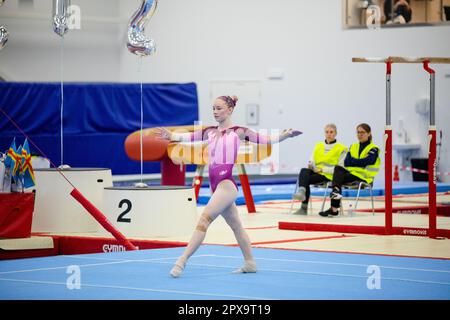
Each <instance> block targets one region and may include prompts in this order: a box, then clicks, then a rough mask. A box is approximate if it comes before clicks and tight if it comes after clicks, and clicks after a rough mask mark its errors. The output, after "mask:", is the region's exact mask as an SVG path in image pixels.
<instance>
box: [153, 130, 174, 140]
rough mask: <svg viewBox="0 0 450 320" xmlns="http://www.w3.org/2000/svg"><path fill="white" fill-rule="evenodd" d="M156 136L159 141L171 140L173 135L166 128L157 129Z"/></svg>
mask: <svg viewBox="0 0 450 320" xmlns="http://www.w3.org/2000/svg"><path fill="white" fill-rule="evenodd" d="M154 135H155V137H156V138H157V139H163V140H170V138H171V137H172V133H171V132H170V131H169V130H167V129H166V128H161V127H158V128H155V131H154Z"/></svg>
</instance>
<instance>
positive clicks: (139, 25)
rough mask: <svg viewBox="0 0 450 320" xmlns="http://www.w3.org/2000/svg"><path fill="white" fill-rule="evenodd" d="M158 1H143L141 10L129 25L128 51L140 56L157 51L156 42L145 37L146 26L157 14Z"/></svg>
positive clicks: (134, 15)
mask: <svg viewBox="0 0 450 320" xmlns="http://www.w3.org/2000/svg"><path fill="white" fill-rule="evenodd" d="M157 5H158V0H142V4H141V6H140V8H139V9H138V10H137V11H136V12H135V13H134V14H133V16H132V17H131V19H130V22H129V23H128V41H127V48H128V51H130V52H131V53H134V54H136V55H138V56H148V55H151V54H153V53H155V51H156V46H155V41H154V40H153V39H150V38H148V37H146V36H145V34H144V29H145V25H146V24H147V23H148V21H149V20H150V19H151V17H152V16H153V14H154V13H155V10H156V7H157Z"/></svg>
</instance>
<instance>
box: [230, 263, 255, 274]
mask: <svg viewBox="0 0 450 320" xmlns="http://www.w3.org/2000/svg"><path fill="white" fill-rule="evenodd" d="M256 271H257V268H256V262H255V261H254V260H245V264H244V265H243V266H242V267H240V268H239V269H237V270H234V271H233V273H255V272H256Z"/></svg>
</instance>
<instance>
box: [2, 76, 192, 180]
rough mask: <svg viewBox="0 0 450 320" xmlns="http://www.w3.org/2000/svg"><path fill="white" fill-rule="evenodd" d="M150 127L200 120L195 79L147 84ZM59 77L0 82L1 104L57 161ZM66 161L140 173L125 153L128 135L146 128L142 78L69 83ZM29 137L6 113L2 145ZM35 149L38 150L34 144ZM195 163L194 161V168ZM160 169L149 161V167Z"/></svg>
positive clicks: (115, 171)
mask: <svg viewBox="0 0 450 320" xmlns="http://www.w3.org/2000/svg"><path fill="white" fill-rule="evenodd" d="M143 104H144V128H147V127H155V126H176V125H193V124H194V121H197V120H198V99H197V87H196V85H195V83H187V84H143ZM60 105H61V91H60V84H59V83H23V82H0V108H2V109H3V110H5V111H6V112H7V113H8V114H9V115H10V116H11V117H12V118H13V119H14V121H15V122H16V123H17V124H18V125H19V126H20V127H21V128H22V129H23V130H24V131H25V132H26V134H27V135H29V136H30V138H31V139H32V140H33V141H34V142H35V143H36V144H37V145H38V146H39V148H40V149H41V150H42V151H43V152H44V153H46V155H47V156H48V157H49V158H50V159H51V160H52V161H53V162H54V163H55V164H56V165H60V164H61V163H60V161H61V159H60V158H61V156H60ZM63 121H64V164H68V165H70V166H71V167H94V168H99V167H102V168H111V169H112V173H113V174H137V173H140V164H139V162H138V161H133V160H131V159H129V158H128V157H127V155H126V153H125V148H124V141H125V139H126V137H127V136H128V135H129V134H130V133H132V132H134V131H136V130H139V128H140V84H135V83H65V84H64V120H63ZM14 137H16V145H17V147H18V146H19V145H21V144H23V142H24V140H25V137H24V136H23V135H22V134H21V133H20V132H19V131H18V130H17V129H16V128H15V127H14V126H13V125H12V124H11V123H10V121H9V120H8V119H7V118H6V117H5V116H4V115H3V114H2V113H0V151H2V152H5V151H6V150H7V149H8V148H9V146H10V144H11V141H12V139H13V138H14ZM30 148H31V152H32V153H35V154H38V152H37V150H36V148H35V147H34V146H33V145H31V144H30ZM193 168H194V167H193V166H189V168H188V170H192V169H193ZM155 172H160V165H159V163H153V162H147V163H145V162H144V173H155Z"/></svg>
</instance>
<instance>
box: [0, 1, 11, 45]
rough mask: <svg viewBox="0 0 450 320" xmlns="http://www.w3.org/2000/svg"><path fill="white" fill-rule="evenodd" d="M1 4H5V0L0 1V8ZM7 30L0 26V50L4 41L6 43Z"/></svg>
mask: <svg viewBox="0 0 450 320" xmlns="http://www.w3.org/2000/svg"><path fill="white" fill-rule="evenodd" d="M3 2H5V0H0V7H1V6H2V4H3ZM8 36H9V33H8V30H6V27H4V26H0V50H2V49H3V48H4V47H5V45H6V41H8Z"/></svg>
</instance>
